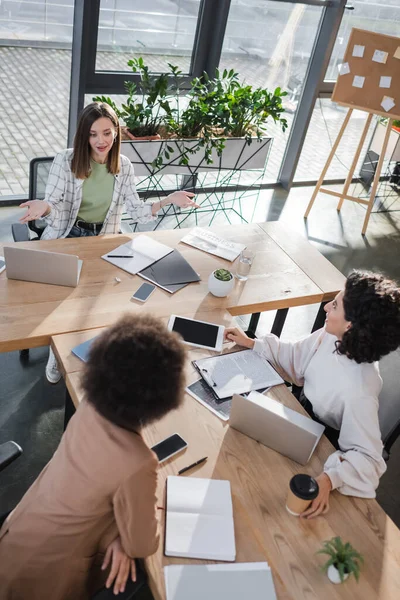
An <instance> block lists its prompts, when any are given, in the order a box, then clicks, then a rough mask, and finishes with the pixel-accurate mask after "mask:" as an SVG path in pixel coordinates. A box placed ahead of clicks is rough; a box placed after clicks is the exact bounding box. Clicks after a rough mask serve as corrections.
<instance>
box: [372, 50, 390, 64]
mask: <svg viewBox="0 0 400 600" xmlns="http://www.w3.org/2000/svg"><path fill="white" fill-rule="evenodd" d="M387 57H388V53H387V52H384V51H383V50H375V52H374V55H373V57H372V60H373V61H374V62H377V63H382V64H385V63H386V61H387Z"/></svg>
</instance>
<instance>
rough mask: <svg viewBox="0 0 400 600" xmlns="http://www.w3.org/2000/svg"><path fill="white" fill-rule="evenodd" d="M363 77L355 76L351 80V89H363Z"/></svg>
mask: <svg viewBox="0 0 400 600" xmlns="http://www.w3.org/2000/svg"><path fill="white" fill-rule="evenodd" d="M364 81H365V77H361V76H360V75H356V76H355V77H354V79H353V84H352V85H353V87H357V88H362V87H364Z"/></svg>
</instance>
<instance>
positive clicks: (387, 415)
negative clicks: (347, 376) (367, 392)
mask: <svg viewBox="0 0 400 600" xmlns="http://www.w3.org/2000/svg"><path fill="white" fill-rule="evenodd" d="M379 370H380V373H381V377H382V379H383V387H382V391H381V393H380V395H379V424H380V427H381V433H382V441H383V458H384V459H385V460H386V461H388V460H389V457H390V450H391V448H392V446H393V444H394V443H395V441H396V440H397V438H398V437H399V435H400V387H399V370H400V348H399V349H398V350H395V351H394V352H391V353H390V354H388V355H387V356H384V357H383V358H382V360H380V361H379Z"/></svg>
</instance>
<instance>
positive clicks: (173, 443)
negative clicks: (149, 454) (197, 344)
mask: <svg viewBox="0 0 400 600" xmlns="http://www.w3.org/2000/svg"><path fill="white" fill-rule="evenodd" d="M186 446H187V443H186V442H185V440H184V439H183V438H181V436H180V435H178V434H177V433H174V435H171V436H170V437H169V438H167V439H166V440H163V441H162V442H159V443H158V444H156V445H155V446H153V447H152V450H153V452H155V453H156V454H157V458H158V460H159V461H160V462H162V461H163V460H165V459H166V458H168V457H169V456H172V455H173V454H176V453H177V452H179V450H183V448H186Z"/></svg>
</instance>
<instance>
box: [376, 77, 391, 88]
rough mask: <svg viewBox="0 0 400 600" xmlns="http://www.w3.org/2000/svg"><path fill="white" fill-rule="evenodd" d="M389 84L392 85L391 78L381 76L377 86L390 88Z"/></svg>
mask: <svg viewBox="0 0 400 600" xmlns="http://www.w3.org/2000/svg"><path fill="white" fill-rule="evenodd" d="M391 85H392V78H391V77H381V79H380V81H379V87H381V88H390V86H391Z"/></svg>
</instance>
